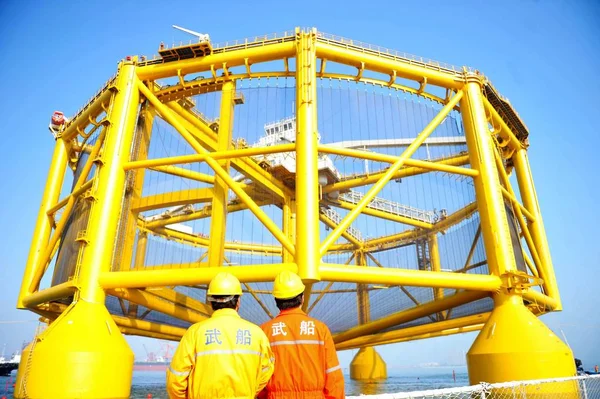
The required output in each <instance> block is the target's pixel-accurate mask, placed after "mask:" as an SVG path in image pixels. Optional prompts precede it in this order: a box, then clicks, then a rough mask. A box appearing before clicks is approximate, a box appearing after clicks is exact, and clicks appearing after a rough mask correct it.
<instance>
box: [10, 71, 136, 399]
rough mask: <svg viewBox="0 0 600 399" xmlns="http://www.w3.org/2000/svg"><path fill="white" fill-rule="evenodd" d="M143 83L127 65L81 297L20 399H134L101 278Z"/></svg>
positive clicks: (30, 357)
mask: <svg viewBox="0 0 600 399" xmlns="http://www.w3.org/2000/svg"><path fill="white" fill-rule="evenodd" d="M136 82H137V76H136V74H135V65H134V64H133V63H130V62H127V63H123V64H121V65H120V68H119V73H118V77H117V81H116V88H117V92H116V94H115V95H114V97H113V99H112V105H111V109H110V112H109V115H108V119H109V121H110V125H109V127H108V130H107V135H106V139H105V141H104V146H103V148H102V152H101V155H100V159H99V160H98V167H99V169H98V175H97V180H96V186H95V187H94V189H93V196H94V203H93V205H92V207H91V210H90V218H89V222H88V227H87V234H86V235H85V237H83V239H84V241H85V243H86V246H85V250H84V253H83V259H82V263H81V272H80V274H79V275H78V276H76V284H77V285H78V287H79V288H80V291H79V293H78V294H77V295H76V297H75V298H76V299H75V301H74V302H73V303H72V304H71V305H70V306H69V307H68V308H67V309H66V310H65V311H64V312H63V313H62V314H61V315H60V316H59V317H58V318H57V319H56V320H55V321H54V322H53V323H52V324H50V326H49V327H48V329H47V330H46V331H45V332H44V333H42V334H41V335H40V336H38V337H36V339H35V340H34V341H33V343H32V344H31V346H30V351H29V352H28V354H27V355H26V357H25V358H24V359H23V360H22V361H21V364H20V367H19V384H20V385H19V387H18V389H17V392H16V393H15V397H17V398H24V397H31V398H94V399H96V398H113V399H115V398H129V394H130V389H131V374H132V371H133V352H132V351H131V349H130V348H129V346H128V345H127V342H126V341H125V338H124V337H123V335H122V334H121V332H120V331H119V328H118V327H117V325H116V324H115V322H114V321H113V319H112V317H111V316H110V314H109V313H108V310H107V309H106V307H105V304H104V302H105V293H104V291H103V290H102V288H101V287H100V285H99V284H98V277H99V275H100V273H102V272H107V271H109V270H111V267H112V263H113V257H114V256H113V254H114V249H115V240H116V238H117V231H118V227H119V222H120V220H121V205H122V200H123V196H124V194H125V180H126V179H125V171H124V170H123V164H124V163H125V162H128V161H129V156H130V151H131V145H132V141H133V136H134V128H135V120H136V117H137V110H138V105H139V92H138V89H137V86H136V84H137V83H136ZM48 381H52V383H51V384H49V383H48Z"/></svg>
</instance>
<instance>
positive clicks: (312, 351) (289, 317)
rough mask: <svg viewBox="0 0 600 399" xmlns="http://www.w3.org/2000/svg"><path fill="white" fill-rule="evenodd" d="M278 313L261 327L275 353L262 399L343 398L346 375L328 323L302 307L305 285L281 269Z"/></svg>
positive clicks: (276, 287) (275, 289) (276, 286)
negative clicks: (306, 311) (270, 374)
mask: <svg viewBox="0 0 600 399" xmlns="http://www.w3.org/2000/svg"><path fill="white" fill-rule="evenodd" d="M273 296H274V297H275V302H276V304H277V307H278V308H279V310H280V313H279V315H277V317H275V318H274V319H273V320H271V321H268V322H266V323H265V324H263V325H262V326H261V328H262V329H263V331H264V332H265V334H266V335H267V337H268V339H269V342H270V344H271V349H272V350H273V353H274V354H275V361H276V367H275V372H274V373H273V377H271V379H270V380H269V383H268V384H267V387H266V388H265V390H264V391H263V392H261V395H259V398H268V399H275V398H277V399H280V398H281V399H286V398H328V399H329V398H335V399H337V398H343V397H344V376H343V374H342V369H341V367H340V363H339V361H338V357H337V353H336V351H335V345H334V343H333V339H332V338H331V333H330V332H329V329H328V328H327V326H326V325H325V324H324V323H322V322H320V321H319V320H316V319H313V318H312V317H308V316H307V315H306V313H304V312H303V311H302V309H301V306H302V303H303V302H304V284H303V283H302V280H301V279H300V277H299V276H298V275H297V274H294V273H292V272H289V271H283V272H281V273H280V274H279V275H278V276H277V278H276V279H275V282H274V285H273Z"/></svg>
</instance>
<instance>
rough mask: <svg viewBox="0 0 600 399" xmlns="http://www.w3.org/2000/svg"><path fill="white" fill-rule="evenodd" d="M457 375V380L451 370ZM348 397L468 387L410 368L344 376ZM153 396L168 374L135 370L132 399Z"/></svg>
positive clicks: (463, 381) (9, 381) (7, 391)
mask: <svg viewBox="0 0 600 399" xmlns="http://www.w3.org/2000/svg"><path fill="white" fill-rule="evenodd" d="M453 370H454V371H455V373H456V380H455V379H454V378H453V376H452V371H453ZM344 377H345V383H346V395H348V396H358V395H360V394H367V395H375V394H380V393H394V392H409V391H423V390H427V389H439V388H450V387H460V386H465V385H468V384H469V378H468V376H467V372H466V368H465V367H456V368H452V367H435V368H410V369H408V368H407V369H390V370H388V379H387V380H385V381H380V382H358V381H352V380H351V379H350V377H349V376H348V375H347V374H345V375H344ZM15 378H16V372H15V371H13V373H12V375H11V376H10V377H0V399H2V397H3V396H6V399H12V398H13V392H14V389H13V384H14V382H15ZM148 394H151V395H152V396H151V397H152V398H153V399H167V392H166V390H165V373H164V372H158V371H134V372H133V380H132V386H131V399H147V398H148V397H149V396H148Z"/></svg>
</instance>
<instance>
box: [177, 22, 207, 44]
mask: <svg viewBox="0 0 600 399" xmlns="http://www.w3.org/2000/svg"><path fill="white" fill-rule="evenodd" d="M173 28H175V29H177V30H180V31H182V32H185V33H189V34H190V35H192V36H196V37H198V40H199V41H201V42H210V36H208V33H206V34H205V33H198V32H196V31H193V30H191V29H186V28H182V27H181V26H177V25H173Z"/></svg>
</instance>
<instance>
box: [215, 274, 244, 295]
mask: <svg viewBox="0 0 600 399" xmlns="http://www.w3.org/2000/svg"><path fill="white" fill-rule="evenodd" d="M206 295H207V296H209V297H211V296H213V295H230V296H233V295H242V286H241V285H240V280H238V279H237V278H236V277H235V276H234V275H233V274H231V273H227V272H221V273H219V274H217V275H216V276H215V278H213V279H212V281H211V282H210V284H209V285H208V292H207V293H206ZM209 299H210V298H209Z"/></svg>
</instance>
